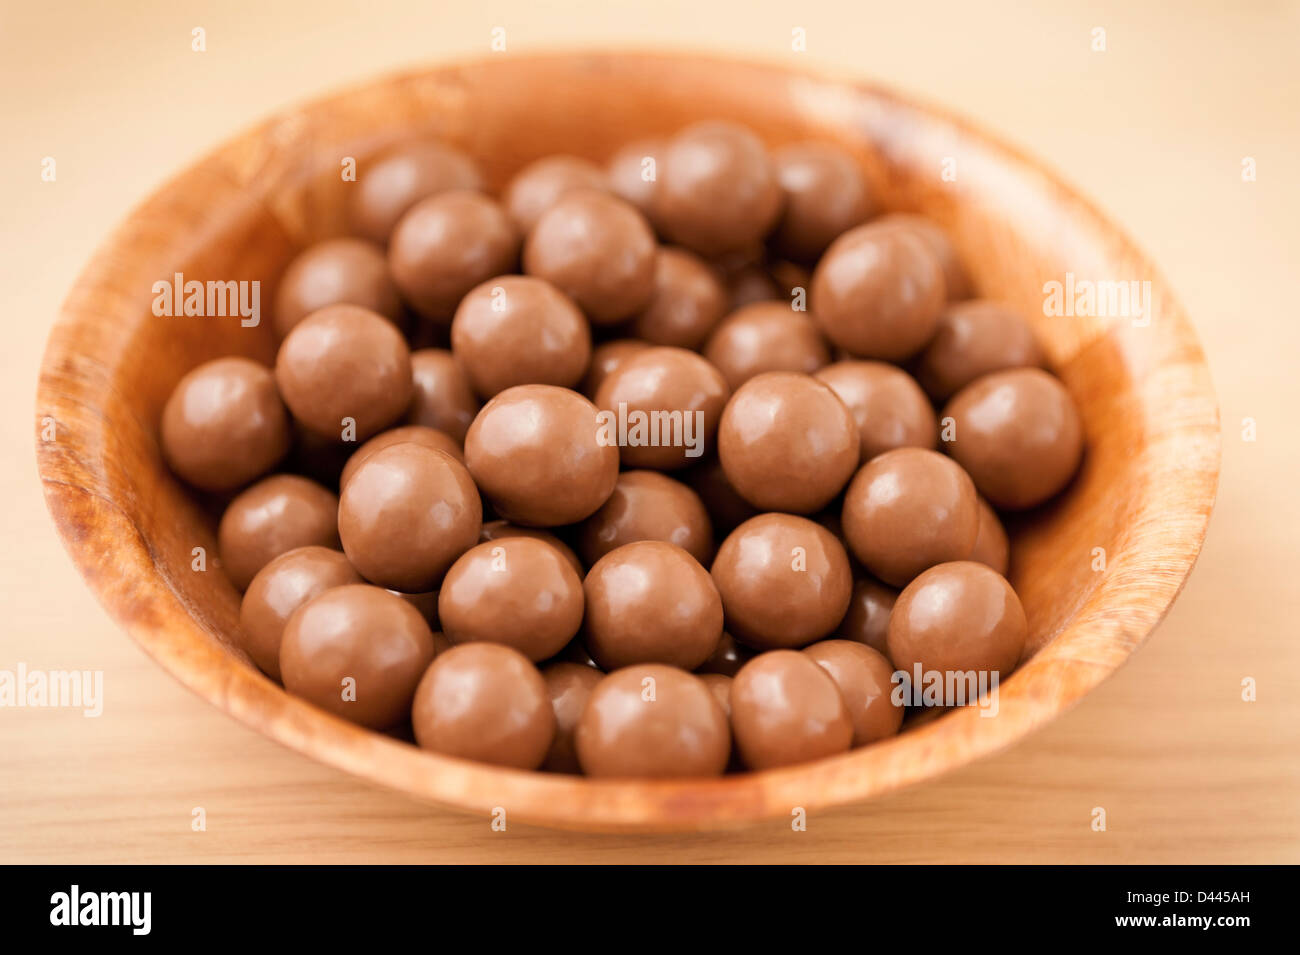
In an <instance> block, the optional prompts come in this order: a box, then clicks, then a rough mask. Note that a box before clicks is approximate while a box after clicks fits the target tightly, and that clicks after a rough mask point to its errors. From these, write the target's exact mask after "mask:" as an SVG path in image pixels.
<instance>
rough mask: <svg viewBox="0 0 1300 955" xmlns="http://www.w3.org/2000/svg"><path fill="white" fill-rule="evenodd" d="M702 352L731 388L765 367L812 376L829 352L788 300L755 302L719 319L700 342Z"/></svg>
mask: <svg viewBox="0 0 1300 955" xmlns="http://www.w3.org/2000/svg"><path fill="white" fill-rule="evenodd" d="M704 357H705V358H707V359H708V360H709V361H711V362H712V363H713V364H714V365H715V366H717V369H718V371H720V372H722V376H723V377H724V378H726V379H727V384H728V385H730V386H731V388H732V390H735V389H737V388H739V387H740V386H741V385H743V384H744V383H745V382H747V381H749V379H751V378H753V377H754V376H755V375H761V374H763V373H764V372H768V371H795V372H802V373H804V374H807V375H811V374H812V373H813V372H815V371H816V370H817V369H819V368H821V367H822V366H823V365H825V364H827V363H828V362H829V361H830V360H831V353H830V350H829V349H827V347H826V340H825V339H824V338H822V333H821V332H820V331H818V329H817V326H816V324H814V323H813V320H812V319H810V318H809V317H808V315H807V313H805V312H796V311H795V310H794V309H793V308H791V307H790V303H788V302H755V303H753V304H751V305H746V306H744V307H742V308H740V309H738V310H736V311H735V312H732V313H731V314H730V315H728V316H727V318H725V319H724V320H723V322H722V324H721V325H719V326H718V327H717V329H716V330H715V331H714V332H713V334H712V335H711V336H710V337H709V341H708V343H707V344H706V345H705V346H704Z"/></svg>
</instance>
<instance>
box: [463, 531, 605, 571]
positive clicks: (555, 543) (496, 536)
mask: <svg viewBox="0 0 1300 955" xmlns="http://www.w3.org/2000/svg"><path fill="white" fill-rule="evenodd" d="M478 537H479V541H480V542H481V543H483V542H486V541H496V540H505V539H506V538H510V537H531V538H533V539H534V540H539V541H545V542H546V543H548V544H550V545H551V546H552V547H554V548H555V549H556V550H558V551H559V552H560V553H561V554H563V555H564V559H565V560H567V561H568V562H569V565H570V566H571V567H573V569H574V571H575V572H576V573H577V575H578V577H579V579H581V578H582V577H583V576H584V575H585V574H586V573H587V569H586V568H585V567H583V566H582V561H580V560H578V555H577V554H575V553H574V552H573V548H572V547H570V546H569V545H568V544H566V543H565V542H564V541H562V540H560V538H558V537H556V536H555V535H554V534H552V533H551V532H550V531H544V530H540V529H538V528H536V527H520V526H518V525H517V524H511V523H510V522H509V521H488V522H487V523H485V524H484V525H483V529H482V530H481V531H479V535H478Z"/></svg>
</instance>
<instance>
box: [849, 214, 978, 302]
mask: <svg viewBox="0 0 1300 955" xmlns="http://www.w3.org/2000/svg"><path fill="white" fill-rule="evenodd" d="M872 225H878V226H882V227H884V228H894V229H902V230H903V231H905V232H910V233H912V234H913V235H915V236H916V237H917V238H918V239H920V240H921V241H922V242H924V243H925V247H926V248H927V249H929V250H930V254H931V255H933V256H934V258H935V261H937V262H938V263H939V268H940V269H942V270H943V284H944V288H945V290H946V292H947V297H948V300H949V301H951V302H956V301H960V300H961V299H964V298H970V296H971V283H970V277H969V276H968V275H967V274H966V270H965V269H964V268H963V267H962V264H961V260H960V259H958V258H957V250H956V249H954V248H953V245H952V242H951V240H949V238H948V234H947V233H946V232H944V231H943V229H941V228H940V227H939V225H938V224H937V223H935V222H933V221H931V220H930V219H927V218H925V216H918V215H911V214H909V213H904V212H894V213H891V214H889V215H887V216H882V217H881V218H879V219H876V220H875V221H874V222H872Z"/></svg>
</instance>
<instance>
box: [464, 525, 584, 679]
mask: <svg viewBox="0 0 1300 955" xmlns="http://www.w3.org/2000/svg"><path fill="white" fill-rule="evenodd" d="M582 611H583V597H582V578H581V577H580V576H578V572H577V571H576V570H574V569H573V565H572V564H570V563H569V561H568V560H567V559H566V558H565V556H564V554H562V553H561V552H560V551H559V550H558V549H557V548H555V547H552V546H551V545H550V544H548V543H546V542H545V541H542V540H538V539H536V538H533V537H508V538H501V539H499V540H494V541H487V542H485V543H482V544H478V545H477V546H475V547H471V548H470V549H469V550H468V551H466V552H465V553H464V554H462V555H461V556H460V557H459V558H458V559H457V560H456V563H454V564H452V565H451V569H450V570H448V571H447V576H446V577H445V578H444V579H443V581H442V588H441V590H440V591H439V592H438V619H439V620H440V621H441V622H442V632H443V633H444V634H446V635H447V639H449V640H450V641H451V642H452V643H470V642H471V641H475V640H485V641H488V642H490V643H502V644H505V645H506V646H508V647H514V648H515V649H516V650H518V651H519V652H520V653H522V654H523V655H524V656H526V657H528V659H530V660H533V661H534V662H536V661H538V660H547V659H550V658H551V657H553V656H555V654H557V653H559V652H560V651H561V650H563V649H564V647H565V645H566V644H568V642H569V641H570V640H572V639H573V637H574V635H576V634H577V632H578V628H579V627H580V626H581V625H582Z"/></svg>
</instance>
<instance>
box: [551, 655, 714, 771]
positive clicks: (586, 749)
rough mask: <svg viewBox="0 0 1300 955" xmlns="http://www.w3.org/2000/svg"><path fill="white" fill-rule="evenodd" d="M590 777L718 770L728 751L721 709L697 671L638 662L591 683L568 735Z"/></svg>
mask: <svg viewBox="0 0 1300 955" xmlns="http://www.w3.org/2000/svg"><path fill="white" fill-rule="evenodd" d="M574 743H575V744H576V748H577V751H578V760H579V762H580V763H581V764H582V769H583V772H585V773H586V774H587V775H588V776H605V777H622V778H631V779H650V778H667V777H674V778H684V777H697V776H721V775H722V772H723V770H725V769H726V768H727V760H728V758H729V757H730V756H731V733H730V731H729V730H728V728H727V715H726V713H725V711H724V710H723V709H722V706H721V705H720V704H719V703H718V701H717V698H716V697H715V696H714V694H713V691H712V690H710V689H709V688H708V687H707V686H706V685H705V684H704V682H703V681H702V680H700V679H699V677H696V676H692V675H691V674H689V673H686V672H685V671H683V670H679V669H677V668H676V667H671V666H663V665H660V664H652V663H651V664H647V663H642V664H638V665H636V666H630V667H627V668H626V669H622V670H619V671H618V672H617V673H611V674H610V675H609V676H607V677H605V678H604V679H603V680H601V681H600V683H598V684H597V685H596V688H595V689H594V690H592V691H591V696H590V697H589V698H588V700H587V706H586V708H585V709H584V710H583V711H582V716H581V718H580V719H579V720H578V728H577V731H576V732H575V734H574Z"/></svg>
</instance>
